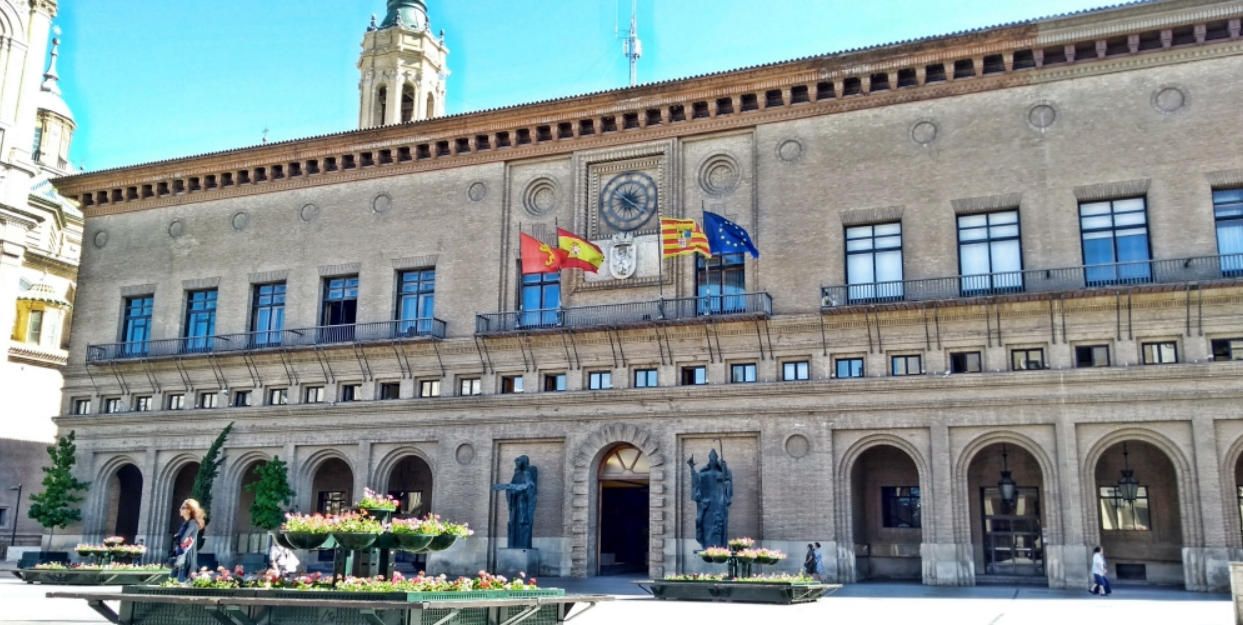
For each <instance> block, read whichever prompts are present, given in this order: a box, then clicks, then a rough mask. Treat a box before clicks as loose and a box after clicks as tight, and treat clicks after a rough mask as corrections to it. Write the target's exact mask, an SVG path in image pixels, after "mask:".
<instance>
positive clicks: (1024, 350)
mask: <svg viewBox="0 0 1243 625" xmlns="http://www.w3.org/2000/svg"><path fill="white" fill-rule="evenodd" d="M1033 352H1035V353H1037V354H1039V355H1040V359H1039V360H1038V361H1032V359H1031V354H1032V353H1033ZM1020 355H1021V356H1022V358H1023V360H1022V363H1023V366H1021V367H1020V366H1017V364H1018V363H1019V362H1020V361H1019V360H1016V358H1018V357H1019V356H1020ZM1032 362H1036V363H1037V364H1038V365H1039V366H1036V367H1032V366H1030V365H1031V364H1032ZM1047 368H1048V362H1047V361H1046V360H1045V358H1044V348H1043V347H1019V348H1015V349H1012V350H1010V370H1011V371H1037V370H1041V369H1047Z"/></svg>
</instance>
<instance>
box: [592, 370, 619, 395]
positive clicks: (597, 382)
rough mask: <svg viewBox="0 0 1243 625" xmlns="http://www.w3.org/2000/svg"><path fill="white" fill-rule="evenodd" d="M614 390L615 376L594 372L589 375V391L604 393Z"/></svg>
mask: <svg viewBox="0 0 1243 625" xmlns="http://www.w3.org/2000/svg"><path fill="white" fill-rule="evenodd" d="M611 388H613V374H612V373H611V372H609V371H592V372H590V373H588V374H587V389H588V390H592V391H603V390H608V389H611Z"/></svg>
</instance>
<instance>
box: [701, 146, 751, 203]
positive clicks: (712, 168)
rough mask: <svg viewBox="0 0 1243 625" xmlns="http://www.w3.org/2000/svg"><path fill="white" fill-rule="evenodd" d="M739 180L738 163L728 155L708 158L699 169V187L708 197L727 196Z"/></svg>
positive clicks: (740, 177)
mask: <svg viewBox="0 0 1243 625" xmlns="http://www.w3.org/2000/svg"><path fill="white" fill-rule="evenodd" d="M741 179H742V176H741V175H739V173H738V162H737V161H735V160H734V158H733V157H732V156H730V155H728V154H717V155H714V156H710V157H708V158H707V159H705V160H704V162H703V165H700V167H699V187H700V188H701V189H703V190H704V192H705V193H707V194H708V195H729V194H730V193H733V191H734V189H736V188H738V182H739V181H740V180H741Z"/></svg>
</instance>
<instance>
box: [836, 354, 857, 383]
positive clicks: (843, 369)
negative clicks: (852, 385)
mask: <svg viewBox="0 0 1243 625" xmlns="http://www.w3.org/2000/svg"><path fill="white" fill-rule="evenodd" d="M833 368H834V369H835V370H836V373H837V377H839V378H861V377H863V359H862V358H838V359H837V360H835V361H834V362H833Z"/></svg>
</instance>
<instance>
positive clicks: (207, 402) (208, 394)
mask: <svg viewBox="0 0 1243 625" xmlns="http://www.w3.org/2000/svg"><path fill="white" fill-rule="evenodd" d="M219 395H220V394H219V393H217V392H216V391H203V392H202V393H199V398H198V402H196V403H195V404H194V407H195V408H215V407H216V404H217V402H218V401H219Z"/></svg>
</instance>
